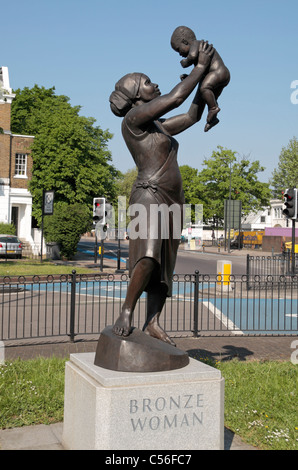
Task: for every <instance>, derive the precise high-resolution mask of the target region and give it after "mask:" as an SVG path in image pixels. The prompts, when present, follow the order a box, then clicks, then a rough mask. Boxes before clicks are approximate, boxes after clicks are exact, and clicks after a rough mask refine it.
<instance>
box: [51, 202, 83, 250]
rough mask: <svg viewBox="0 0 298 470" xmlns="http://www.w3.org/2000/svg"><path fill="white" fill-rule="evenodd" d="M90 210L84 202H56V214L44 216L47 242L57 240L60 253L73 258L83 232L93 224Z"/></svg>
mask: <svg viewBox="0 0 298 470" xmlns="http://www.w3.org/2000/svg"><path fill="white" fill-rule="evenodd" d="M91 222H92V220H91V216H90V211H89V209H88V208H86V206H84V205H83V204H77V203H76V204H67V203H65V202H60V203H58V204H55V208H54V214H53V215H48V216H46V217H45V218H44V235H45V239H46V241H47V242H56V243H58V244H59V246H60V253H61V255H62V256H63V257H65V258H68V259H69V258H71V257H72V256H73V255H74V254H75V253H76V250H77V244H78V243H79V241H80V238H81V236H82V234H83V233H85V232H86V231H87V230H89V229H90V226H91Z"/></svg>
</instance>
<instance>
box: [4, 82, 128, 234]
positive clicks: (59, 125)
mask: <svg viewBox="0 0 298 470" xmlns="http://www.w3.org/2000/svg"><path fill="white" fill-rule="evenodd" d="M54 90H55V88H50V89H45V88H43V87H41V88H40V87H38V86H37V85H35V86H34V87H33V88H32V89H29V88H24V89H23V90H16V98H15V99H14V101H13V103H12V130H13V132H16V133H22V134H32V135H34V136H35V139H34V143H33V145H32V157H33V175H32V180H31V181H30V183H29V190H30V192H31V193H32V195H33V209H32V215H33V216H34V217H35V218H36V219H37V220H38V223H39V226H40V222H41V210H42V209H41V208H42V193H43V190H44V189H45V190H51V189H54V190H55V201H56V202H66V203H68V204H73V203H79V204H84V205H86V206H88V207H89V209H90V214H91V211H92V199H93V197H96V196H105V197H106V198H108V199H109V201H110V202H113V201H114V200H115V198H116V187H115V178H116V177H117V176H118V174H119V173H118V171H117V170H116V169H115V167H114V166H113V165H111V163H110V161H111V154H110V152H109V150H108V148H107V144H108V141H109V139H111V137H112V135H111V134H110V133H109V132H108V131H103V130H102V129H101V128H100V127H99V126H95V125H94V124H95V119H94V118H87V117H84V116H80V115H79V111H80V107H79V106H71V105H70V103H69V98H67V97H66V96H63V95H60V96H58V95H55V92H54Z"/></svg>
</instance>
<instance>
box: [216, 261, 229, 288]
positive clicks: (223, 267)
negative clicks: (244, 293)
mask: <svg viewBox="0 0 298 470" xmlns="http://www.w3.org/2000/svg"><path fill="white" fill-rule="evenodd" d="M231 274H232V262H231V261H226V260H218V261H217V276H218V281H217V284H222V286H223V288H224V290H230V284H231V281H230V276H231Z"/></svg>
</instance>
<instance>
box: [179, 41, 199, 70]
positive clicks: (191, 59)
mask: <svg viewBox="0 0 298 470" xmlns="http://www.w3.org/2000/svg"><path fill="white" fill-rule="evenodd" d="M200 42H201V41H197V40H195V41H193V42H192V43H191V45H190V48H189V52H188V56H187V57H186V59H183V60H181V61H180V64H181V65H182V67H183V68H186V67H189V66H190V65H192V64H196V63H197V62H198V56H199V47H200Z"/></svg>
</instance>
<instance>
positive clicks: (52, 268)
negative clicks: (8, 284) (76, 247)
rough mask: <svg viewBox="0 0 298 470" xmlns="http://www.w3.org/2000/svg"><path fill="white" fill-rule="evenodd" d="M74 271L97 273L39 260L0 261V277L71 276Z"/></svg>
mask: <svg viewBox="0 0 298 470" xmlns="http://www.w3.org/2000/svg"><path fill="white" fill-rule="evenodd" d="M73 269H75V270H76V271H77V273H78V274H86V273H92V272H98V269H97V270H96V269H95V270H94V271H93V270H92V269H90V268H81V267H73V266H70V265H63V264H58V265H55V263H54V262H52V261H47V260H45V261H43V262H42V263H41V262H40V261H39V260H25V259H24V260H22V261H7V262H5V261H1V262H0V276H26V275H27V276H34V275H36V276H40V275H45V276H47V275H54V274H71V272H72V270H73Z"/></svg>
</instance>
